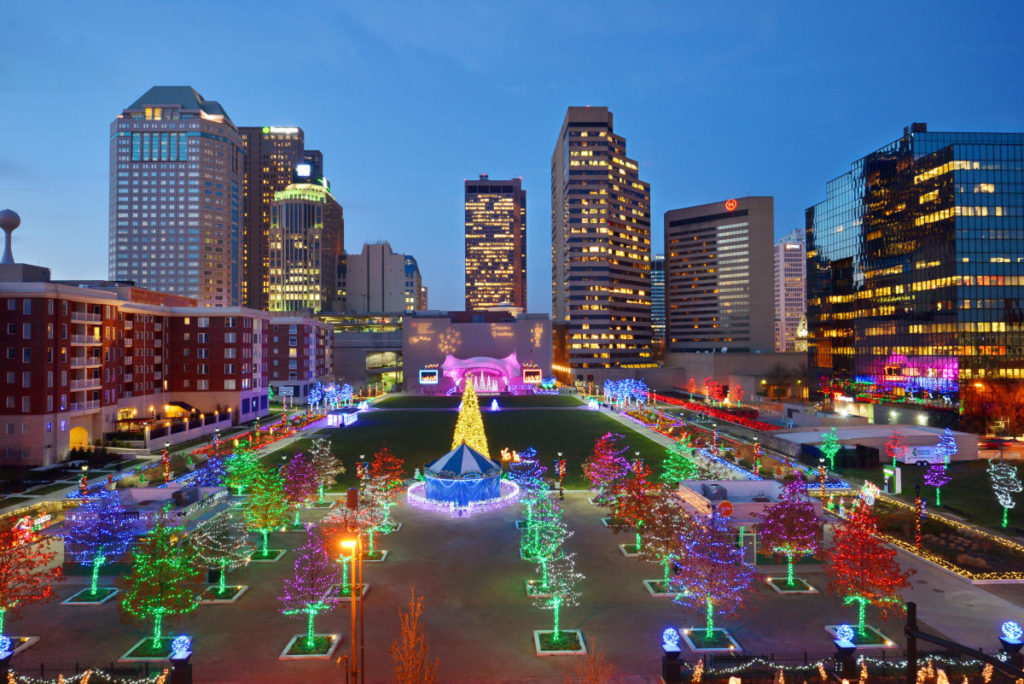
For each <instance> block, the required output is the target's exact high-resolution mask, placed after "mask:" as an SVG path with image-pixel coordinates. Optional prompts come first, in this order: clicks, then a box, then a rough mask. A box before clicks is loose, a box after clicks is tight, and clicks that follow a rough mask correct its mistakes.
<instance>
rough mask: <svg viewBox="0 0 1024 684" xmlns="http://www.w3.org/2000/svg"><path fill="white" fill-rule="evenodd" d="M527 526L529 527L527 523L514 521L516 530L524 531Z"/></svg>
mask: <svg viewBox="0 0 1024 684" xmlns="http://www.w3.org/2000/svg"><path fill="white" fill-rule="evenodd" d="M529 526H530V525H529V523H528V522H526V521H525V520H516V529H517V530H525V529H526V528H528V527H529Z"/></svg>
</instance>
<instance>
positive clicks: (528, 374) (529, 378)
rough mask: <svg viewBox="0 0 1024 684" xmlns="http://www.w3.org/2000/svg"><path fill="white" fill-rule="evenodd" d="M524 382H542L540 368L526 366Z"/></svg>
mask: <svg viewBox="0 0 1024 684" xmlns="http://www.w3.org/2000/svg"><path fill="white" fill-rule="evenodd" d="M523 382H524V383H525V384H527V385H539V384H540V383H541V373H540V368H524V369H523Z"/></svg>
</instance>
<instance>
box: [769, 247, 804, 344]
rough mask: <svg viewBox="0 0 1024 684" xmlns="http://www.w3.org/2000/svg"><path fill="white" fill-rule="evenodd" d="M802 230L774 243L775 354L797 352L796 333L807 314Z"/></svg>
mask: <svg viewBox="0 0 1024 684" xmlns="http://www.w3.org/2000/svg"><path fill="white" fill-rule="evenodd" d="M804 239H805V235H804V231H802V230H799V229H798V230H794V231H793V232H792V233H790V234H789V235H787V236H786V237H784V238H782V239H781V240H780V241H778V242H776V243H775V351H778V352H791V351H797V348H796V337H797V335H796V332H797V328H798V327H799V326H800V320H801V319H802V318H803V316H804V312H806V311H807V288H806V285H807V257H806V255H807V250H806V249H805V243H804Z"/></svg>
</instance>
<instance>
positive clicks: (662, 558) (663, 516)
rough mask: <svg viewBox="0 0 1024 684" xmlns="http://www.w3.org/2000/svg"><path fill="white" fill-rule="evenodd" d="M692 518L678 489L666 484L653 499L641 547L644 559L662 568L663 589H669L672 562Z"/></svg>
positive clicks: (691, 522)
mask: <svg viewBox="0 0 1024 684" xmlns="http://www.w3.org/2000/svg"><path fill="white" fill-rule="evenodd" d="M692 524H693V521H692V520H691V519H690V516H688V515H687V514H686V511H684V510H683V509H682V507H681V506H680V505H679V499H678V498H677V497H676V495H675V490H674V489H672V488H669V487H666V486H663V487H662V488H661V489H660V490H658V491H656V492H655V493H654V494H653V495H652V496H651V499H650V507H649V508H648V511H647V514H646V516H645V518H644V526H643V528H641V530H640V535H641V537H643V544H642V545H641V548H640V558H641V559H642V560H645V561H648V562H651V563H657V564H659V565H660V566H661V568H662V571H663V575H664V576H663V578H662V580H661V581H662V592H659V593H665V592H667V591H668V584H669V577H670V574H671V571H672V561H673V559H674V558H675V554H676V553H678V552H679V541H678V540H679V535H680V534H683V533H684V532H685V530H687V529H688V528H689V527H690V526H691V525H692Z"/></svg>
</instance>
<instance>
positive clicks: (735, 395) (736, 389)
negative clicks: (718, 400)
mask: <svg viewBox="0 0 1024 684" xmlns="http://www.w3.org/2000/svg"><path fill="white" fill-rule="evenodd" d="M732 400H733V401H735V402H736V405H737V406H739V405H740V402H742V401H743V386H742V385H739V384H737V385H734V386H733V388H732Z"/></svg>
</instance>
